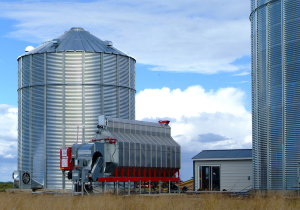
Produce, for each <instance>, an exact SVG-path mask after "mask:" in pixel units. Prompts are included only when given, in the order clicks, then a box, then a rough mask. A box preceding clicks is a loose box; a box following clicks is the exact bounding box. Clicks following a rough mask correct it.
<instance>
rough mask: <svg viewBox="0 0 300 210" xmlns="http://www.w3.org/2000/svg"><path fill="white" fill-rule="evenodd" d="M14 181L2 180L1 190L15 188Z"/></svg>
mask: <svg viewBox="0 0 300 210" xmlns="http://www.w3.org/2000/svg"><path fill="white" fill-rule="evenodd" d="M13 187H14V183H12V182H0V192H5V190H6V189H8V188H13Z"/></svg>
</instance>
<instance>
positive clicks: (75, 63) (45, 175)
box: [18, 27, 136, 189]
mask: <svg viewBox="0 0 300 210" xmlns="http://www.w3.org/2000/svg"><path fill="white" fill-rule="evenodd" d="M18 65H19V67H18V78H19V80H18V101H19V102H18V108H19V118H18V119H19V120H18V127H19V129H18V170H19V171H20V173H21V174H20V176H21V179H22V178H24V179H26V178H27V180H28V177H30V179H29V182H30V184H31V187H32V188H34V187H43V188H48V189H55V188H61V183H62V174H61V171H60V169H59V161H60V159H59V149H60V147H62V146H70V145H72V144H73V143H75V141H76V139H77V136H78V139H79V141H82V140H85V139H91V138H92V137H93V135H94V131H95V125H97V122H98V116H99V115H106V116H110V117H116V118H123V119H129V120H134V119H135V92H136V91H135V59H134V58H133V57H131V56H129V55H127V54H125V53H123V52H122V51H120V50H118V49H117V48H115V47H113V46H112V42H110V41H102V40H100V39H99V38H97V37H95V36H93V35H92V34H90V33H89V32H88V31H85V30H84V29H82V28H79V27H74V28H71V29H70V30H69V31H66V32H65V33H64V34H62V35H61V36H59V37H57V38H55V39H53V40H51V41H48V42H45V43H43V44H41V45H40V46H38V47H37V48H35V49H33V50H30V51H29V52H26V53H25V54H24V55H21V56H20V57H19V58H18ZM77 133H78V135H77ZM20 183H22V182H21V181H20ZM21 188H26V186H25V185H24V186H21Z"/></svg>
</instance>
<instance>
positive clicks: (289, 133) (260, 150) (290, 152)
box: [250, 0, 300, 190]
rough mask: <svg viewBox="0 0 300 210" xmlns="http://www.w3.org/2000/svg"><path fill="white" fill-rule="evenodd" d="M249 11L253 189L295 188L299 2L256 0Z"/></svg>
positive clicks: (299, 149)
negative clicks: (250, 31)
mask: <svg viewBox="0 0 300 210" xmlns="http://www.w3.org/2000/svg"><path fill="white" fill-rule="evenodd" d="M251 10H252V12H251V15H250V20H251V29H252V37H251V38H252V114H253V118H252V119H253V121H252V122H253V173H254V174H253V178H254V179H253V184H254V185H253V187H254V189H274V190H283V189H293V188H294V187H296V186H298V180H297V167H298V163H299V162H300V123H299V122H300V112H299V108H300V39H299V34H300V19H299V14H300V1H294V0H275V1H274V0H272V1H271V0H263V1H257V0H252V1H251ZM294 189H295V188H294Z"/></svg>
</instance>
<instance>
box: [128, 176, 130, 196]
mask: <svg viewBox="0 0 300 210" xmlns="http://www.w3.org/2000/svg"><path fill="white" fill-rule="evenodd" d="M128 195H130V180H128Z"/></svg>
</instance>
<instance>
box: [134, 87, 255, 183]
mask: <svg viewBox="0 0 300 210" xmlns="http://www.w3.org/2000/svg"><path fill="white" fill-rule="evenodd" d="M244 99H245V93H244V92H243V91H241V90H240V89H237V88H232V87H228V88H220V89H219V90H217V91H214V90H210V91H205V90H204V89H203V88H202V87H201V86H192V87H189V88H187V89H186V90H180V89H175V90H170V89H169V88H162V89H146V90H143V91H140V92H139V93H138V94H137V95H136V118H137V120H145V121H158V120H162V119H167V120H170V121H171V123H170V126H171V129H172V136H173V138H174V139H175V140H176V141H177V142H178V143H179V144H180V145H181V157H182V158H181V177H182V179H183V180H187V179H190V177H191V176H192V167H193V166H192V160H191V158H192V157H194V156H195V155H196V154H198V153H199V152H201V151H202V150H205V149H210V150H215V149H243V148H245V149H246V148H247V149H249V148H252V134H251V133H252V131H251V128H252V127H251V113H249V112H248V111H247V110H246V109H245V107H244V104H243V103H244Z"/></svg>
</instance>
